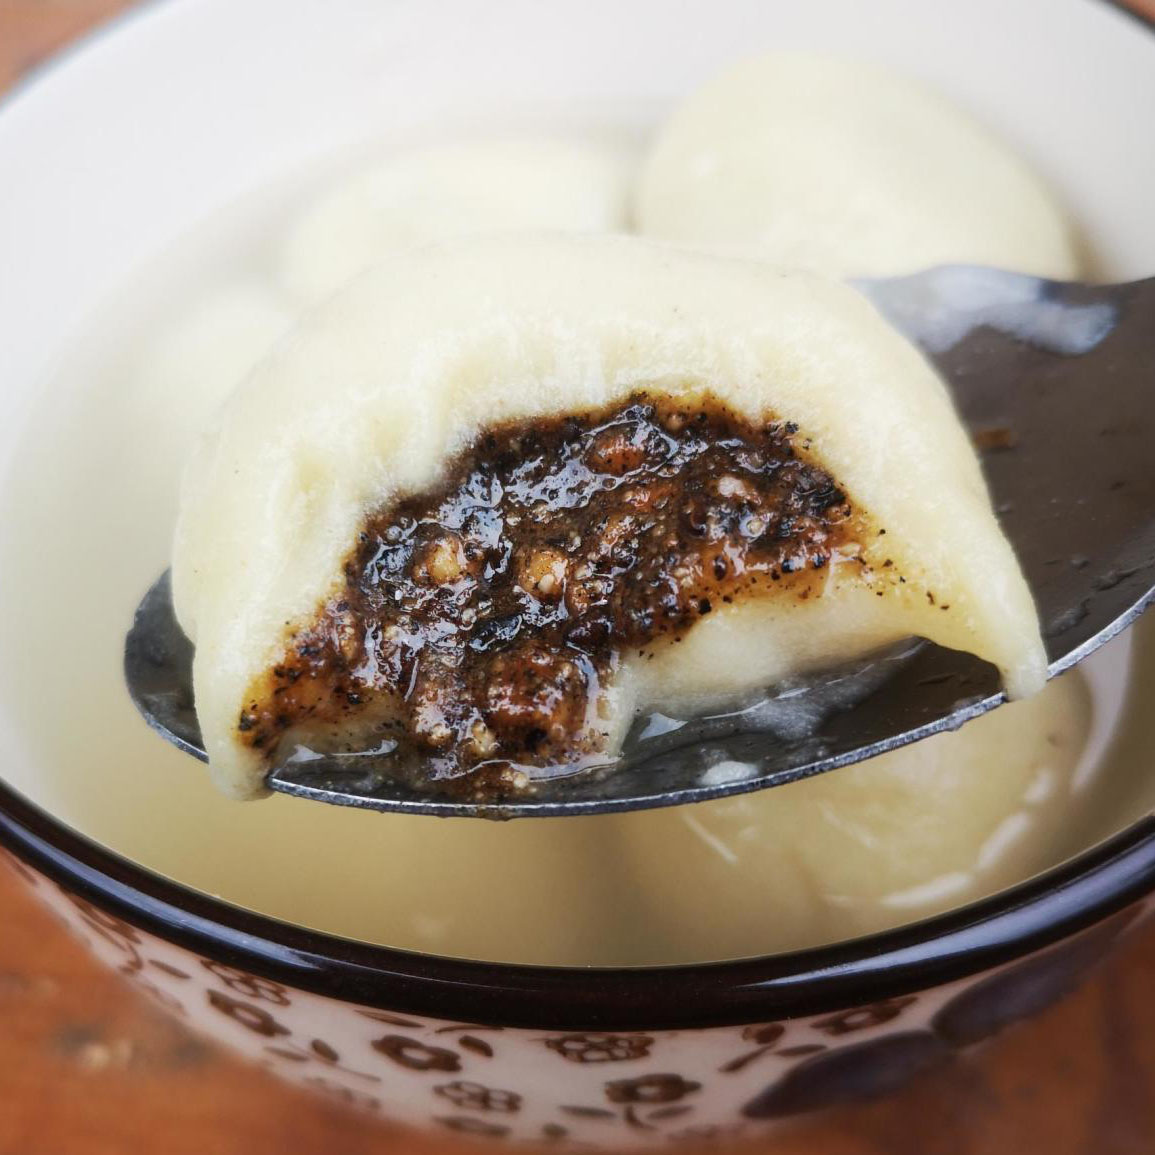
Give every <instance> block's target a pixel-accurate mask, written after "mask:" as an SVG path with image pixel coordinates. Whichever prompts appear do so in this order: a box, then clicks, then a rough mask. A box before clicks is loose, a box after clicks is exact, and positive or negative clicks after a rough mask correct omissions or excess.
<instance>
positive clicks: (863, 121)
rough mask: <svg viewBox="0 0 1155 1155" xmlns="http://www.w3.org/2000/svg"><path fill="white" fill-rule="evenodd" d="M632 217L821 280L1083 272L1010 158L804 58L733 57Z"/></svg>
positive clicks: (1057, 220)
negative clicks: (985, 270) (937, 269)
mask: <svg viewBox="0 0 1155 1155" xmlns="http://www.w3.org/2000/svg"><path fill="white" fill-rule="evenodd" d="M636 216H637V222H638V227H639V229H640V230H641V231H642V232H643V233H645V234H648V235H651V236H655V237H662V238H667V239H670V240H678V241H685V242H692V243H694V244H702V245H711V246H721V247H726V248H733V249H739V250H743V251H748V252H751V253H757V254H759V255H761V256H762V257H764V258H765V259H767V260H770V261H773V262H775V263H776V264H782V265H795V266H799V267H802V268H810V269H815V270H817V271H820V272H823V273H826V274H828V275H831V276H839V277H847V276H891V275H898V274H902V273H911V272H916V271H918V270H920V269H925V268H930V267H932V266H934V265H941V264H975V265H991V266H996V267H1000V268H1007V269H1014V270H1016V271H1019V272H1024V273H1033V274H1035V275H1037V276H1044V277H1053V278H1056V279H1068V280H1073V279H1078V275H1079V272H1080V269H1079V259H1078V250H1077V246H1076V241H1075V238H1074V235H1073V231H1072V227H1071V224H1070V222H1069V221H1068V219H1067V217H1066V215H1065V213H1064V212H1063V210H1062V208H1061V207H1060V206H1059V204H1058V203H1057V202H1056V200H1055V198H1054V197H1053V196H1052V194H1051V193H1050V191H1049V190H1048V188H1047V187H1046V185H1045V184H1044V182H1043V181H1042V180H1041V179H1040V177H1039V176H1037V175H1036V174H1035V173H1034V172H1032V170H1031V168H1030V166H1029V165H1028V164H1027V162H1026V161H1025V160H1023V159H1022V158H1021V157H1020V156H1019V155H1018V154H1017V152H1015V151H1014V150H1012V149H1011V148H1010V147H1009V146H1008V145H1006V144H1004V143H1003V142H1002V141H1000V140H999V139H998V138H997V137H995V136H994V135H993V134H992V133H990V132H988V131H987V129H986V128H985V127H984V126H982V125H980V124H978V123H977V122H976V121H975V120H973V119H972V118H971V117H970V116H968V115H967V113H966V112H964V111H963V110H961V109H959V108H956V107H954V106H953V105H952V104H951V103H949V102H948V101H947V100H946V99H944V98H943V97H941V96H939V95H938V94H937V93H935V92H933V91H931V90H929V89H927V88H924V87H923V86H922V85H920V84H918V83H916V82H914V81H912V80H908V79H905V78H903V77H902V76H899V75H896V74H894V73H891V72H889V71H886V70H883V69H880V68H878V67H876V66H874V65H871V64H868V63H865V62H860V61H850V60H841V59H837V58H832V57H825V56H817V55H809V54H805V53H771V54H769V55H765V56H761V57H757V58H753V59H750V60H746V61H743V62H742V63H740V64H738V65H736V66H735V67H733V68H731V69H729V70H727V71H726V72H724V73H722V74H721V75H720V76H718V77H717V78H715V79H713V80H711V81H709V82H708V83H706V84H705V85H704V86H703V87H701V88H700V89H698V90H697V91H696V92H694V93H692V94H691V95H690V96H689V97H688V98H687V99H686V100H685V101H683V103H682V104H681V105H680V106H678V108H677V109H676V110H675V111H674V113H673V115H672V116H671V117H670V119H669V121H668V122H667V123H666V125H665V126H664V127H663V129H662V130H661V132H660V133H659V135H658V138H657V140H656V142H655V144H654V145H653V148H652V151H651V152H650V154H649V156H648V158H647V159H646V161H645V164H644V167H643V171H642V175H641V179H640V182H639V187H638V191H637V196H636Z"/></svg>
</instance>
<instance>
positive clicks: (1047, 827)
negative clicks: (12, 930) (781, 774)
mask: <svg viewBox="0 0 1155 1155" xmlns="http://www.w3.org/2000/svg"><path fill="white" fill-rule="evenodd" d="M1090 716H1091V702H1090V696H1089V694H1088V692H1087V687H1086V684H1085V682H1084V681H1083V677H1082V674H1081V673H1080V672H1078V671H1074V672H1072V673H1070V674H1066V675H1064V676H1063V677H1062V678H1059V679H1057V680H1056V681H1053V682H1051V683H1049V684H1048V685H1047V686H1046V688H1045V689H1044V690H1043V691H1042V692H1041V693H1040V694H1037V695H1035V696H1034V697H1033V698H1030V699H1029V700H1027V701H1021V702H1012V703H1011V704H1010V705H1008V706H1005V707H1002V708H1000V709H998V710H995V711H993V712H991V713H989V714H985V715H983V716H982V717H981V718H977V719H975V720H974V721H972V722H969V723H967V725H965V726H964V727H963V728H962V729H961V730H958V731H955V732H953V733H945V734H936V735H935V736H934V737H931V738H926V739H924V740H923V741H921V742H918V743H915V744H914V745H911V746H904V747H902V748H901V749H899V750H895V751H892V752H890V753H888V754H883V755H881V756H880V757H878V758H872V759H870V760H869V761H867V762H860V763H857V764H856V765H853V766H844V767H843V768H842V769H841V770H839V771H837V772H836V773H833V774H820V775H818V776H817V777H816V778H810V779H806V780H805V781H802V782H795V783H791V784H790V785H788V786H782V787H779V788H777V789H775V790H768V791H764V792H762V793H755V794H744V795H741V796H739V797H736V798H726V799H722V800H720V801H718V802H704V803H701V804H700V805H697V806H678V807H671V808H670V809H668V810H651V811H646V812H644V813H640V814H625V815H622V816H620V817H616V818H615V819H614V820H613V822H614V828H615V830H616V832H617V834H618V837H619V839H620V845H621V853H622V855H623V857H624V861H625V863H626V864H627V866H628V869H630V870H631V871H632V873H633V876H634V879H635V886H636V889H637V891H638V892H639V893H641V894H644V895H646V898H647V903H648V908H649V910H650V911H651V912H652V914H653V916H654V917H655V918H656V919H657V920H658V923H659V927H658V929H657V930H656V931H655V932H654V933H655V935H656V936H660V937H659V941H660V942H661V944H662V945H661V946H660V947H659V948H656V949H657V951H658V952H659V953H660V954H661V955H662V956H663V957H675V958H679V959H680V958H686V959H699V958H735V957H740V956H743V955H754V954H765V953H767V952H771V951H783V950H799V949H802V948H805V947H811V946H815V945H818V944H819V943H823V942H831V941H836V940H838V939H845V938H853V937H854V936H856V935H859V934H872V933H875V932H877V931H880V930H883V929H885V928H887V927H891V926H897V925H899V924H901V923H907V922H913V921H915V920H917V919H919V918H927V917H929V916H931V915H934V914H938V913H939V912H940V911H942V910H944V909H946V908H947V907H956V906H961V905H963V904H964V903H967V902H971V901H974V900H975V899H977V898H980V897H982V896H984V895H987V894H993V893H994V892H996V891H998V890H1000V889H1002V888H1003V887H1005V886H1009V885H1011V884H1012V883H1015V882H1018V881H1019V880H1021V879H1023V878H1027V877H1029V876H1030V875H1031V874H1032V873H1034V872H1036V871H1038V870H1042V869H1045V868H1046V867H1048V866H1050V865H1051V864H1052V863H1053V862H1055V861H1056V860H1057V858H1058V857H1060V856H1061V855H1062V853H1063V846H1064V839H1066V838H1068V837H1069V826H1068V822H1067V820H1066V816H1067V815H1069V814H1070V812H1071V809H1072V807H1077V806H1079V805H1080V804H1081V803H1080V800H1079V799H1078V798H1077V797H1075V792H1076V789H1077V779H1078V775H1077V770H1078V768H1079V767H1080V765H1081V761H1080V756H1081V755H1082V754H1083V751H1084V748H1085V744H1086V740H1087V734H1088V729H1089V726H1090ZM651 949H655V948H651Z"/></svg>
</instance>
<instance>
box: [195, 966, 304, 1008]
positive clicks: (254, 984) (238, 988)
mask: <svg viewBox="0 0 1155 1155" xmlns="http://www.w3.org/2000/svg"><path fill="white" fill-rule="evenodd" d="M201 966H203V967H204V968H205V970H207V971H209V972H210V973H211V974H214V975H216V977H217V978H218V979H220V980H221V982H222V983H224V984H225V986H226V987H228V988H229V990H230V991H233V992H235V993H236V994H238V995H244V996H245V998H249V999H256V1000H257V1002H261V1003H272V1004H273V1005H274V1006H278V1007H287V1006H289V1004H290V1003H291V1002H292V999H290V998H289V996H288V994H287V992H286V991H285V988H284V987H283V986H281V985H280V983H274V982H270V981H269V980H268V979H261V978H257V976H256V975H251V974H247V973H246V972H245V971H239V970H237V969H236V968H235V967H228V966H225V964H224V963H219V962H214V961H213V960H212V959H207V958H203V959H201Z"/></svg>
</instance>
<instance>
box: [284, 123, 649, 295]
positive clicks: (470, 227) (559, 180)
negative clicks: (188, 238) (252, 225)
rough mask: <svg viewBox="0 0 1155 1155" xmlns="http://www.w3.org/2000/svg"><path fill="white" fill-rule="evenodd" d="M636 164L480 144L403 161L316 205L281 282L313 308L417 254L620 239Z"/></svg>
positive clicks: (569, 146)
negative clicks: (493, 238)
mask: <svg viewBox="0 0 1155 1155" xmlns="http://www.w3.org/2000/svg"><path fill="white" fill-rule="evenodd" d="M635 164H636V161H635V158H634V156H633V155H632V154H631V153H630V152H629V151H628V150H627V148H626V147H625V146H624V144H623V143H622V142H618V141H616V140H610V139H606V140H601V139H595V140H579V139H575V140H564V139H542V140H536V139H508V140H476V141H462V142H458V143H452V144H442V145H434V146H429V147H426V148H420V149H414V150H412V151H409V152H401V153H399V154H397V155H396V156H391V157H389V158H388V159H386V160H383V161H380V162H378V163H377V164H375V165H372V166H371V167H369V168H367V169H365V170H363V171H361V172H359V173H357V174H355V175H354V176H352V177H349V178H347V179H346V180H345V181H343V182H341V183H340V184H338V185H337V186H336V187H335V188H333V189H331V190H329V191H328V192H326V193H324V194H322V195H321V196H320V197H319V198H318V199H317V200H316V201H315V202H314V203H312V204H311V205H309V207H308V208H307V209H306V210H305V211H304V212H303V213H302V214H301V216H300V218H299V219H298V220H297V221H296V222H295V223H294V225H293V226H292V228H291V229H290V231H289V234H288V236H287V238H286V240H285V242H284V244H283V245H282V247H281V252H280V256H279V273H280V280H281V282H282V284H283V286H284V288H285V289H286V290H287V291H288V293H289V294H290V295H291V296H292V297H294V298H295V299H296V300H298V301H300V302H302V303H303V304H311V303H314V302H316V301H319V300H321V299H322V298H324V297H327V296H329V295H330V294H331V293H333V292H334V291H335V290H337V289H339V288H341V287H342V286H343V285H344V284H345V283H346V282H347V281H349V280H351V279H352V278H353V277H354V276H356V275H357V274H358V273H361V272H363V271H364V270H365V269H367V268H369V267H370V266H371V265H374V264H376V263H378V262H379V261H382V260H384V259H386V258H387V257H389V256H390V255H391V254H393V253H395V252H396V251H397V250H399V249H404V248H409V247H412V246H413V245H420V244H428V243H430V242H432V241H444V240H451V239H453V238H455V237H463V236H474V235H479V234H484V233H493V232H509V231H512V230H515V229H516V230H521V229H558V230H561V231H565V232H579V233H587V232H588V233H612V232H621V231H623V230H624V229H625V227H626V210H627V206H628V200H629V183H630V181H631V179H632V177H633V170H634V167H635Z"/></svg>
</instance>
